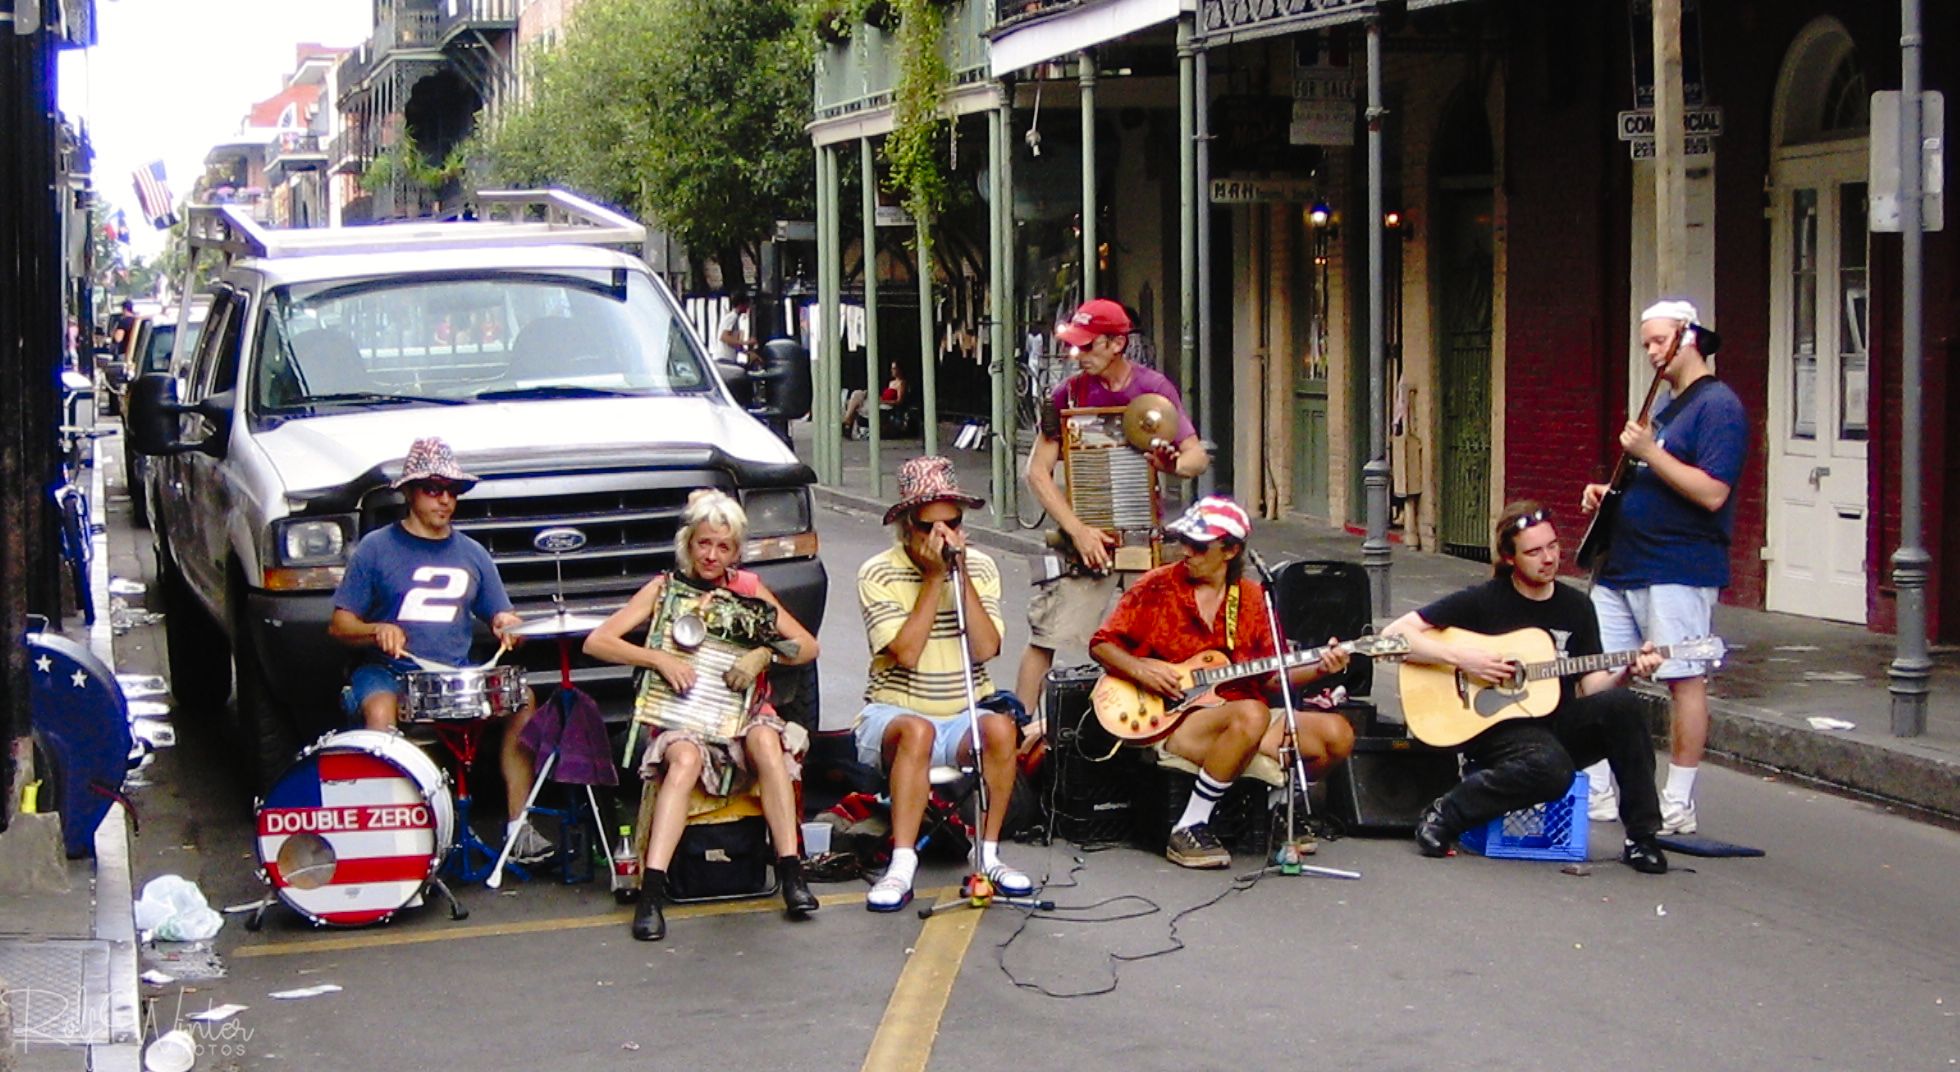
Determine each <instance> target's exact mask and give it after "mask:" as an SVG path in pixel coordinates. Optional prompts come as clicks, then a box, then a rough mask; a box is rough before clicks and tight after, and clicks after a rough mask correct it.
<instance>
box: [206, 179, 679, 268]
mask: <svg viewBox="0 0 1960 1072" xmlns="http://www.w3.org/2000/svg"><path fill="white" fill-rule="evenodd" d="M475 203H476V205H477V209H478V212H479V213H480V216H479V218H477V219H475V220H467V221H455V220H449V221H445V220H407V221H403V222H400V223H382V224H373V225H364V226H357V227H298V228H275V227H265V226H262V225H260V224H259V223H258V222H257V221H255V220H253V219H252V218H251V217H250V215H248V214H247V211H246V206H243V205H193V206H191V209H190V212H189V214H188V217H187V219H186V220H185V224H184V240H185V243H186V245H187V246H188V248H189V250H190V252H191V254H192V255H193V257H195V255H196V254H198V253H200V252H202V251H206V250H210V251H214V252H217V253H220V254H222V255H223V256H224V258H225V260H226V261H230V260H233V259H236V258H239V257H265V258H282V257H309V256H328V255H336V254H346V253H388V252H403V251H411V250H438V249H473V248H486V247H508V246H547V245H579V246H605V247H611V248H615V249H624V250H626V251H627V252H630V253H632V254H634V255H635V256H638V257H641V258H642V259H644V258H645V256H646V241H647V229H646V227H645V226H644V225H643V224H640V223H639V222H637V221H635V220H633V219H631V218H629V217H627V216H624V215H622V214H620V213H618V212H615V211H613V210H612V209H609V208H605V207H603V206H601V205H597V204H594V203H593V202H591V201H587V200H586V199H584V198H582V197H579V196H577V195H575V194H571V193H567V192H566V191H564V190H555V189H546V190H483V191H480V192H478V193H477V195H476V198H475Z"/></svg>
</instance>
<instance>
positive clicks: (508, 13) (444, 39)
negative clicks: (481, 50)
mask: <svg viewBox="0 0 1960 1072" xmlns="http://www.w3.org/2000/svg"><path fill="white" fill-rule="evenodd" d="M520 6H521V5H520V4H519V3H518V0H442V7H441V10H440V12H439V13H438V15H437V17H436V40H437V41H438V42H441V43H444V44H447V43H448V41H449V39H450V38H452V37H455V36H456V35H457V34H459V33H462V32H463V31H464V30H469V29H478V30H514V29H516V28H517V9H518V8H519V7H520Z"/></svg>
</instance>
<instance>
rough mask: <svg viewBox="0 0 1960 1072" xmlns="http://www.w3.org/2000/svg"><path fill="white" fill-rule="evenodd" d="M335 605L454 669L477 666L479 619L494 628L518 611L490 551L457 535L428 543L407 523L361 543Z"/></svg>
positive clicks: (375, 657)
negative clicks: (472, 660)
mask: <svg viewBox="0 0 1960 1072" xmlns="http://www.w3.org/2000/svg"><path fill="white" fill-rule="evenodd" d="M333 605H334V608H335V609H337V610H344V611H348V612H350V613H352V614H353V615H354V616H355V617H357V618H359V619H361V620H362V621H364V622H369V623H373V624H377V625H378V624H380V623H382V622H393V623H394V624H396V625H399V626H401V628H402V632H403V633H405V634H407V636H408V650H409V651H410V652H412V653H414V654H416V655H419V656H421V657H422V658H424V659H429V660H431V661H434V662H439V663H445V664H447V665H449V666H462V665H464V664H465V663H466V662H467V661H468V660H469V657H470V641H471V639H472V638H473V636H474V634H475V629H476V627H475V624H474V623H473V622H471V621H470V615H471V614H474V615H475V616H476V617H478V618H481V619H483V620H484V621H486V622H487V621H489V620H490V619H491V618H494V617H496V616H497V615H498V614H501V613H502V612H504V611H507V610H509V609H511V606H510V596H509V595H508V594H507V593H505V591H504V582H503V579H502V578H500V577H498V576H497V564H496V563H495V562H493V561H491V559H490V552H488V551H486V550H484V549H483V545H482V544H480V543H477V542H476V541H475V540H472V539H470V538H469V537H468V536H465V535H463V534H462V533H460V532H456V531H454V530H451V532H450V533H449V535H448V536H445V537H443V538H442V539H440V540H425V539H423V538H422V537H420V536H416V535H413V534H411V533H410V532H409V531H408V530H407V529H405V528H403V527H402V526H401V525H400V523H396V524H393V525H389V526H388V527H386V528H381V529H376V530H374V531H373V532H370V533H368V534H367V535H366V536H364V537H362V538H361V542H360V544H359V545H357V546H356V547H355V548H354V557H353V558H352V559H350V560H349V561H348V563H347V575H346V576H345V577H343V578H341V581H340V587H339V588H338V589H336V590H335V591H334V594H333ZM466 612H467V613H466ZM368 661H370V662H386V661H387V656H385V655H383V654H381V652H380V649H378V648H377V649H374V650H373V651H370V652H369V653H368Z"/></svg>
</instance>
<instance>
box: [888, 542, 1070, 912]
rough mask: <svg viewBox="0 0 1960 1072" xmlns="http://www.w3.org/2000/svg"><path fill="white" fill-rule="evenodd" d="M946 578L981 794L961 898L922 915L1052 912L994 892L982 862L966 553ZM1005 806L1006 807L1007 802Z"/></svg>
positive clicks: (954, 560) (983, 808)
mask: <svg viewBox="0 0 1960 1072" xmlns="http://www.w3.org/2000/svg"><path fill="white" fill-rule="evenodd" d="M946 580H947V581H948V582H949V583H950V584H951V585H952V588H953V618H954V621H955V622H957V623H958V626H959V636H960V667H961V669H962V670H964V671H965V673H964V674H963V675H962V679H961V683H962V684H964V685H965V686H966V728H967V735H968V738H967V739H968V740H969V741H970V742H971V743H972V747H973V773H974V792H976V793H978V794H979V807H977V808H975V809H974V813H973V815H974V818H975V819H976V820H977V822H975V824H974V830H973V834H972V836H971V837H969V838H968V839H967V840H968V842H969V843H970V844H971V846H972V848H971V851H970V852H969V854H968V855H969V858H968V861H967V862H968V863H969V864H971V865H972V868H973V870H972V872H971V873H969V874H968V875H967V876H966V877H965V878H964V879H961V880H960V896H959V899H958V900H952V901H941V902H939V903H938V904H932V905H927V906H925V907H924V908H921V909H919V918H920V919H930V918H931V917H933V916H935V915H937V914H939V913H940V912H945V911H950V910H952V909H955V908H979V909H985V908H991V907H993V906H994V905H997V904H1000V905H1011V906H1013V907H1015V908H1027V909H1032V910H1038V911H1044V912H1050V911H1053V910H1054V908H1055V902H1053V901H1044V900H1042V899H1041V898H1039V897H1010V896H1008V895H1006V894H1001V893H995V892H994V884H993V882H992V881H991V880H989V879H988V878H987V869H986V868H985V867H984V866H982V865H981V860H980V842H981V839H982V838H984V837H985V836H986V834H985V831H986V829H987V817H988V815H989V814H990V812H991V810H992V801H991V800H989V799H988V793H987V769H986V760H985V758H984V756H983V754H982V753H983V749H982V747H981V744H980V700H979V697H978V696H976V695H975V690H974V687H973V645H972V642H971V641H969V640H968V639H967V632H966V555H965V553H964V552H960V553H955V554H953V555H951V556H950V557H949V558H948V559H947V570H946ZM1002 806H1003V807H1004V806H1005V803H1004V802H1003V805H1002Z"/></svg>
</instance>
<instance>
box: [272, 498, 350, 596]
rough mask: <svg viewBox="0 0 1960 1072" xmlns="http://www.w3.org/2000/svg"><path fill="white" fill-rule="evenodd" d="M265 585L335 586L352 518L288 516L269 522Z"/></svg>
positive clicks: (294, 588)
mask: <svg viewBox="0 0 1960 1072" xmlns="http://www.w3.org/2000/svg"><path fill="white" fill-rule="evenodd" d="M271 543H272V546H271V548H270V550H271V552H272V553H271V554H270V555H268V556H266V560H265V562H266V565H265V585H264V587H265V588H266V589H267V590H268V591H273V592H300V591H315V590H320V589H332V588H336V587H339V585H340V578H341V575H342V574H343V573H345V572H346V566H347V556H348V554H349V552H350V551H351V550H352V549H353V545H354V518H353V517H352V515H343V516H337V517H289V518H283V519H281V520H279V521H275V522H273V523H272V540H271Z"/></svg>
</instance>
